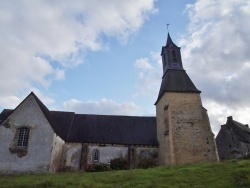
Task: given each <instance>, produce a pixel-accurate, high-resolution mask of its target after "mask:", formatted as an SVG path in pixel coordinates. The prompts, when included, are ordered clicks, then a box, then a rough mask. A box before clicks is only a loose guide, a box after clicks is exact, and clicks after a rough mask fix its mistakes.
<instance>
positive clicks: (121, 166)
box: [110, 158, 129, 170]
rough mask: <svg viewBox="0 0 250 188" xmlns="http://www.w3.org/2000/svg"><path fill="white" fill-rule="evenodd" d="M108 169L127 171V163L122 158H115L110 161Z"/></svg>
mask: <svg viewBox="0 0 250 188" xmlns="http://www.w3.org/2000/svg"><path fill="white" fill-rule="evenodd" d="M110 167H111V169H112V170H127V169H129V163H128V161H127V160H126V159H124V158H115V159H112V160H111V161H110Z"/></svg>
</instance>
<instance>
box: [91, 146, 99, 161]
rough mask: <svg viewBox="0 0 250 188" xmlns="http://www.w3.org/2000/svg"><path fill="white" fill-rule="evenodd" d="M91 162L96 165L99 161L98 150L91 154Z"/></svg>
mask: <svg viewBox="0 0 250 188" xmlns="http://www.w3.org/2000/svg"><path fill="white" fill-rule="evenodd" d="M92 157H93V158H92V160H93V162H94V163H98V162H99V161H100V151H99V150H98V149H94V150H93V152H92Z"/></svg>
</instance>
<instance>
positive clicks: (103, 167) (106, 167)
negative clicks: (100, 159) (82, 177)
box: [86, 163, 111, 172]
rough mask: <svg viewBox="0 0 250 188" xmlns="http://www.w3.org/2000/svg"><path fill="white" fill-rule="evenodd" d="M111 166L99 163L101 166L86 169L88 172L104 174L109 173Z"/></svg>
mask: <svg viewBox="0 0 250 188" xmlns="http://www.w3.org/2000/svg"><path fill="white" fill-rule="evenodd" d="M109 170H111V169H110V166H109V165H108V164H104V163H99V164H92V165H89V166H88V167H87V169H86V171H87V172H103V171H109Z"/></svg>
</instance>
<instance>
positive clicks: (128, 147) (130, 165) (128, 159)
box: [128, 145, 131, 168]
mask: <svg viewBox="0 0 250 188" xmlns="http://www.w3.org/2000/svg"><path fill="white" fill-rule="evenodd" d="M130 161H131V159H130V145H128V163H129V167H130V168H131V163H130Z"/></svg>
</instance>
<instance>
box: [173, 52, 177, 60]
mask: <svg viewBox="0 0 250 188" xmlns="http://www.w3.org/2000/svg"><path fill="white" fill-rule="evenodd" d="M172 58H173V61H174V62H177V56H176V52H175V51H174V50H172Z"/></svg>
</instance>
